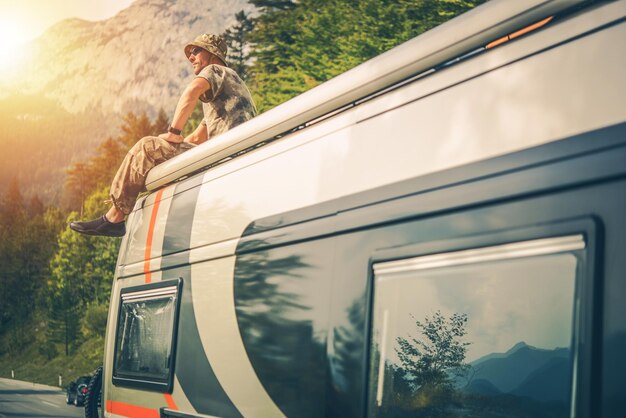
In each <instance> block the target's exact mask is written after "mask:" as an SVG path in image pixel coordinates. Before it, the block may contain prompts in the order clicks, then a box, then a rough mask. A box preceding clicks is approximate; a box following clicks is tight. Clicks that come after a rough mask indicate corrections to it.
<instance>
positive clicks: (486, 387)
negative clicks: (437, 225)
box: [368, 236, 584, 418]
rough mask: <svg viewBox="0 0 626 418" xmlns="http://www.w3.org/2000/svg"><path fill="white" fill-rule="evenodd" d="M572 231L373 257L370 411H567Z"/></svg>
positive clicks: (576, 251) (575, 241)
mask: <svg viewBox="0 0 626 418" xmlns="http://www.w3.org/2000/svg"><path fill="white" fill-rule="evenodd" d="M583 248H584V241H583V239H582V237H581V236H574V237H564V238H555V239H543V240H535V241H527V242H521V243H514V244H507V245H501V246H495V247H488V248H480V249H476V250H466V251H459V252H450V253H445V254H437V255H429V256H424V257H416V258H413V259H408V260H399V261H393V262H385V263H378V264H376V265H374V273H375V280H374V311H373V317H372V326H373V330H372V338H371V355H370V380H369V382H370V384H369V397H368V399H369V416H370V417H385V418H387V417H396V418H400V417H439V416H446V417H457V416H458V417H466V416H467V417H474V416H476V417H500V416H506V417H569V416H570V404H571V396H572V395H571V394H572V387H573V378H572V376H573V375H574V373H573V371H574V370H573V369H574V368H573V363H574V362H573V356H574V355H575V353H573V351H572V348H573V347H574V346H575V345H574V344H573V340H574V337H575V335H574V329H575V326H574V323H575V318H576V315H575V305H576V304H575V300H576V283H577V278H576V276H577V271H578V270H579V267H580V266H579V264H580V261H579V260H580V255H581V250H582V249H583Z"/></svg>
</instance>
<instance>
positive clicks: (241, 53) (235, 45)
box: [224, 10, 254, 81]
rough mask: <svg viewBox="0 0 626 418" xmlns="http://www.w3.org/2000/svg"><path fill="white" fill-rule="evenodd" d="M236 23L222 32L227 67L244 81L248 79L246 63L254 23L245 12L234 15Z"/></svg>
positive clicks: (248, 56) (248, 57)
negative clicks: (225, 47) (249, 38)
mask: <svg viewBox="0 0 626 418" xmlns="http://www.w3.org/2000/svg"><path fill="white" fill-rule="evenodd" d="M235 19H237V23H236V24H235V25H234V26H232V27H230V28H228V29H227V30H226V32H224V39H226V43H227V44H228V65H229V66H230V67H231V68H232V69H234V70H235V71H236V72H237V74H239V77H241V78H242V79H243V80H244V81H245V80H247V79H248V61H249V59H250V51H249V49H250V47H249V40H248V37H249V34H250V32H251V31H252V29H253V28H254V22H253V21H252V19H251V18H250V16H249V15H248V14H246V12H245V11H243V10H241V11H240V12H238V13H237V14H236V15H235Z"/></svg>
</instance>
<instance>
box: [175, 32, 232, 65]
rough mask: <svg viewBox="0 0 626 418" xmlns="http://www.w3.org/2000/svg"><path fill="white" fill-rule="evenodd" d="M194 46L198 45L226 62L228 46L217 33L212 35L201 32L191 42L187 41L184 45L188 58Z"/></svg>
mask: <svg viewBox="0 0 626 418" xmlns="http://www.w3.org/2000/svg"><path fill="white" fill-rule="evenodd" d="M194 46H198V47H200V48H202V49H204V50H206V51H209V52H210V53H211V54H213V55H215V56H217V57H218V58H219V59H221V60H222V61H223V62H224V64H226V53H227V52H228V46H227V45H226V41H225V40H224V38H222V37H221V36H219V35H213V34H211V33H203V34H202V35H200V36H198V37H197V38H196V39H194V40H193V42H189V43H188V44H187V45H186V46H185V55H186V56H187V58H189V55H191V50H192V49H193V47H194Z"/></svg>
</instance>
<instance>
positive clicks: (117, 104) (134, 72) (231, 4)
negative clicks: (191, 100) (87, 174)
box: [0, 0, 253, 114]
mask: <svg viewBox="0 0 626 418" xmlns="http://www.w3.org/2000/svg"><path fill="white" fill-rule="evenodd" d="M240 10H246V11H247V12H251V11H253V6H252V5H249V4H248V3H247V0H136V1H135V2H134V3H132V4H131V6H130V7H128V8H127V9H124V10H122V11H121V12H119V13H118V14H117V15H115V16H113V17H112V18H110V19H107V20H104V21H99V22H89V21H85V20H80V19H69V20H64V21H62V22H59V23H58V24H56V25H54V26H53V27H51V28H50V29H49V30H47V31H46V32H45V33H44V34H43V35H42V36H41V37H40V38H38V39H36V40H35V41H33V43H32V44H31V45H29V46H27V47H26V48H24V51H26V53H27V55H28V56H27V57H26V58H25V59H24V65H23V67H22V69H23V71H22V72H21V75H20V76H19V78H18V79H16V80H14V81H13V82H12V83H11V85H6V84H5V85H4V86H0V95H3V96H7V95H10V94H13V93H15V92H19V93H20V94H26V95H32V94H42V95H43V96H44V97H46V98H48V99H52V100H54V101H55V102H57V103H59V104H60V105H61V106H62V107H63V108H64V109H65V110H67V111H69V112H71V113H79V112H89V111H90V110H91V109H99V110H102V111H104V112H105V113H118V114H119V113H125V112H127V111H129V110H132V111H135V112H137V111H141V110H147V111H149V112H150V113H151V114H154V113H155V112H156V111H158V109H159V108H163V109H164V110H165V111H166V112H168V113H169V112H173V109H174V107H175V106H176V102H177V100H178V97H179V95H180V93H181V92H182V88H183V87H184V86H185V85H186V83H188V82H189V80H190V77H191V76H192V74H193V73H192V71H191V67H190V65H189V63H188V61H187V59H186V57H185V54H184V53H183V47H184V45H185V44H186V43H187V42H188V41H190V40H192V39H193V38H195V37H196V36H197V35H199V34H201V33H204V32H213V33H222V32H223V31H224V30H225V29H226V28H228V27H229V26H231V25H233V24H234V23H235V13H237V12H238V11H240Z"/></svg>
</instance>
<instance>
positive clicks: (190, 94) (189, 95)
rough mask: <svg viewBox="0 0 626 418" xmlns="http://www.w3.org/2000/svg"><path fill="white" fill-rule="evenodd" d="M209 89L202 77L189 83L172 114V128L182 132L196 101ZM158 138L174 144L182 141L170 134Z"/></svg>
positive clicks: (207, 83)
mask: <svg viewBox="0 0 626 418" xmlns="http://www.w3.org/2000/svg"><path fill="white" fill-rule="evenodd" d="M210 88H211V86H210V84H209V82H208V81H207V80H206V79H204V78H202V77H196V78H194V79H193V80H192V81H191V83H189V85H188V86H187V88H186V89H185V91H184V92H183V94H182V95H181V96H180V99H179V100H178V104H177V105H176V111H175V112H174V117H173V118H172V123H171V126H172V128H176V129H180V130H181V131H182V130H183V127H184V126H185V123H187V119H189V116H191V113H192V112H193V109H194V107H195V106H196V103H197V102H198V99H199V98H200V96H201V95H202V93H204V92H205V91H207V90H209V89H210ZM159 137H161V138H163V139H165V140H167V141H169V142H174V143H179V142H182V141H183V137H182V136H180V135H175V134H173V133H171V132H166V133H164V134H161V135H159Z"/></svg>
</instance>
